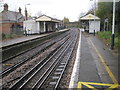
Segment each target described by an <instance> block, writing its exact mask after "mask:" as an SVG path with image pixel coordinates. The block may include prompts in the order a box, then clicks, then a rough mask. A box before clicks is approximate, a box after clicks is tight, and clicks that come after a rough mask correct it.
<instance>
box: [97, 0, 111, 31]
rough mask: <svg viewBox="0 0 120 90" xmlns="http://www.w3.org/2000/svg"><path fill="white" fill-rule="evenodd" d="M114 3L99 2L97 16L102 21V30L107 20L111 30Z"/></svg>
mask: <svg viewBox="0 0 120 90" xmlns="http://www.w3.org/2000/svg"><path fill="white" fill-rule="evenodd" d="M112 5H113V3H112V2H99V3H98V9H97V11H96V15H97V16H98V17H100V19H101V30H103V28H104V22H105V19H108V25H109V30H111V25H112V10H113V6H112Z"/></svg>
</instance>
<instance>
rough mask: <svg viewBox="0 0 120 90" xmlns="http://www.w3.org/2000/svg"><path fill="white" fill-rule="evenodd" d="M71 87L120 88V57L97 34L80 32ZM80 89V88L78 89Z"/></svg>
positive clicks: (97, 89)
mask: <svg viewBox="0 0 120 90" xmlns="http://www.w3.org/2000/svg"><path fill="white" fill-rule="evenodd" d="M78 45H79V46H78V50H77V55H76V61H75V64H74V68H73V72H72V76H71V80H70V84H69V88H80V90H81V89H83V90H84V89H88V90H89V89H90V90H91V88H92V89H95V90H99V89H100V90H101V89H102V90H103V88H104V89H108V90H111V89H112V88H118V86H119V88H120V85H118V82H119V73H118V67H119V65H118V63H119V62H118V57H116V56H114V55H113V54H112V52H111V50H110V49H109V48H108V47H107V46H106V45H105V44H104V43H103V42H102V41H101V40H100V39H98V38H97V37H96V36H93V35H92V34H86V33H84V32H83V33H82V32H81V34H80V40H79V44H78ZM78 90H79V89H78Z"/></svg>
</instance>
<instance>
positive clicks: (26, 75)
mask: <svg viewBox="0 0 120 90" xmlns="http://www.w3.org/2000/svg"><path fill="white" fill-rule="evenodd" d="M63 45H64V44H63ZM63 45H62V46H61V47H60V48H59V49H57V50H56V51H55V52H54V54H53V55H52V56H51V57H50V58H49V59H48V60H47V61H46V59H43V60H41V61H40V62H39V63H38V64H37V65H35V66H34V67H33V68H32V69H31V70H30V71H29V72H27V73H26V74H25V75H24V76H23V77H22V78H21V79H19V80H18V81H17V82H16V83H15V84H14V85H12V86H11V87H10V89H11V90H13V89H15V88H18V87H20V86H21V84H22V83H23V82H24V81H25V80H26V79H29V76H30V75H32V74H33V72H34V71H36V70H37V69H38V68H39V67H40V66H41V65H42V66H43V63H45V61H46V63H47V62H49V60H50V59H51V58H52V57H53V56H54V55H55V54H56V53H57V52H58V51H59V50H61V48H62V47H63ZM41 68H42V67H41Z"/></svg>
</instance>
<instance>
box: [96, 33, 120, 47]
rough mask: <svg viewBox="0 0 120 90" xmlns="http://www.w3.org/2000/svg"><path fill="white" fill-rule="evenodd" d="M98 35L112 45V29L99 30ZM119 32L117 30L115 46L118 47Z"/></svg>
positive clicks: (119, 43) (119, 44)
mask: <svg viewBox="0 0 120 90" xmlns="http://www.w3.org/2000/svg"><path fill="white" fill-rule="evenodd" d="M97 35H98V37H99V38H101V39H103V40H105V42H106V43H107V44H108V45H110V44H111V37H112V32H111V31H102V32H97ZM118 37H119V34H118V32H115V41H114V43H115V48H118V46H120V42H119V40H118Z"/></svg>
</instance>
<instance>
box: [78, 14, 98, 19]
mask: <svg viewBox="0 0 120 90" xmlns="http://www.w3.org/2000/svg"><path fill="white" fill-rule="evenodd" d="M94 18H95V20H100V18H99V17H97V16H94V15H92V14H88V15H85V16H83V17H81V18H80V20H94Z"/></svg>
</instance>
